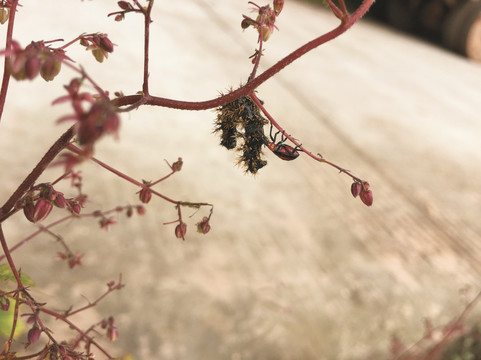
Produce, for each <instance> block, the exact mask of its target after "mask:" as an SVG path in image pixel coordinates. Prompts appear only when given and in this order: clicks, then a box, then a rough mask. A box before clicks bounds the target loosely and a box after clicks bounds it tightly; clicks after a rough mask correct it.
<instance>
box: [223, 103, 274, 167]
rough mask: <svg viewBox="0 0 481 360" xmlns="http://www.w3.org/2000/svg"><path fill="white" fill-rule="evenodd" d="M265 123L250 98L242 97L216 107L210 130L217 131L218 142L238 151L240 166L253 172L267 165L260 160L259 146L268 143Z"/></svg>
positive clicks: (260, 151) (260, 150) (266, 122)
mask: <svg viewBox="0 0 481 360" xmlns="http://www.w3.org/2000/svg"><path fill="white" fill-rule="evenodd" d="M266 124H268V121H267V119H265V118H264V117H262V115H261V113H260V111H259V108H258V107H257V105H256V104H255V103H254V101H253V100H252V99H251V98H250V97H248V96H243V97H240V98H238V99H236V100H234V101H232V102H230V103H228V104H225V105H223V106H221V107H219V108H217V120H216V123H215V125H216V126H215V128H214V132H215V133H216V132H220V133H221V142H220V145H222V146H224V147H225V148H226V149H228V150H231V149H236V150H237V151H238V152H239V153H240V154H241V155H240V156H239V160H238V164H240V165H242V166H244V167H245V169H246V172H250V173H252V174H255V173H257V171H258V170H259V169H261V168H263V167H264V166H266V165H267V161H265V160H264V159H262V146H264V145H265V144H266V143H267V142H268V139H267V137H266V136H265V135H264V125H266ZM238 140H240V141H241V143H240V144H238Z"/></svg>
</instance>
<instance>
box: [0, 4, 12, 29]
mask: <svg viewBox="0 0 481 360" xmlns="http://www.w3.org/2000/svg"><path fill="white" fill-rule="evenodd" d="M9 16H10V9H5V8H1V9H0V24H2V25H3V24H5V23H6V22H7V20H8V17H9Z"/></svg>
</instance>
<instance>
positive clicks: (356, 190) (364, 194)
mask: <svg viewBox="0 0 481 360" xmlns="http://www.w3.org/2000/svg"><path fill="white" fill-rule="evenodd" d="M370 186H371V185H370V184H369V183H368V182H367V181H361V182H359V181H354V182H353V183H352V185H351V194H352V196H354V197H357V196H359V198H360V199H361V201H362V202H363V203H364V204H365V205H367V206H371V205H372V203H373V201H374V199H373V195H372V191H371V190H370V189H369V188H370Z"/></svg>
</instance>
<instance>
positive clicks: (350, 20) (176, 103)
mask: <svg viewBox="0 0 481 360" xmlns="http://www.w3.org/2000/svg"><path fill="white" fill-rule="evenodd" d="M373 3H374V0H364V1H363V2H362V4H361V5H360V6H359V7H358V9H357V10H356V11H355V12H354V13H353V14H352V15H351V16H348V17H347V18H346V20H344V21H342V22H341V24H340V25H339V26H337V27H336V28H334V29H333V30H331V31H329V32H327V33H325V34H323V35H321V36H319V37H317V38H315V39H314V40H311V41H309V42H308V43H306V44H304V45H303V46H301V47H300V48H298V49H297V50H295V51H293V52H292V53H290V54H289V55H287V56H286V57H285V58H283V59H282V60H280V61H279V62H277V63H276V64H275V65H273V66H271V67H270V68H269V69H267V70H266V71H264V72H263V73H262V74H260V75H259V76H257V77H256V78H254V79H252V80H251V81H249V82H247V83H246V84H245V85H244V86H242V87H240V88H238V89H237V90H234V91H232V92H230V93H227V94H225V95H223V96H221V97H218V98H216V99H212V100H207V101H199V102H196V101H181V100H174V99H167V98H162V97H157V96H150V95H128V96H124V97H120V98H117V99H114V100H112V103H113V104H114V105H116V106H126V105H132V104H134V103H136V102H138V101H140V100H141V99H142V97H143V98H145V104H147V105H155V106H163V107H169V108H174V109H181V110H207V109H212V108H215V107H218V106H222V105H224V104H227V103H229V102H231V101H234V100H235V99H237V98H239V97H241V96H246V95H247V94H249V93H250V92H251V91H252V90H254V89H256V88H257V87H258V86H259V85H261V84H262V83H264V82H265V81H266V80H268V79H269V78H271V77H272V76H274V75H275V74H277V73H278V72H279V71H281V70H282V69H284V68H285V67H286V66H287V65H289V64H291V63H292V62H294V61H295V60H297V59H298V58H300V57H301V56H303V55H305V54H306V53H307V52H309V51H311V50H313V49H315V48H317V47H318V46H320V45H322V44H324V43H326V42H328V41H330V40H332V39H335V38H336V37H338V36H339V35H341V34H343V33H344V32H345V31H347V30H348V29H349V28H350V27H351V26H352V25H354V24H355V23H356V21H358V20H359V19H360V18H361V17H362V16H363V15H364V14H365V13H366V12H367V11H368V10H369V8H370V6H371V5H372V4H373Z"/></svg>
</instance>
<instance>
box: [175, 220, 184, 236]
mask: <svg viewBox="0 0 481 360" xmlns="http://www.w3.org/2000/svg"><path fill="white" fill-rule="evenodd" d="M186 232H187V225H185V223H180V224H179V225H177V226H176V227H175V236H176V237H177V238H178V239H182V240H185V233H186Z"/></svg>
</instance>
